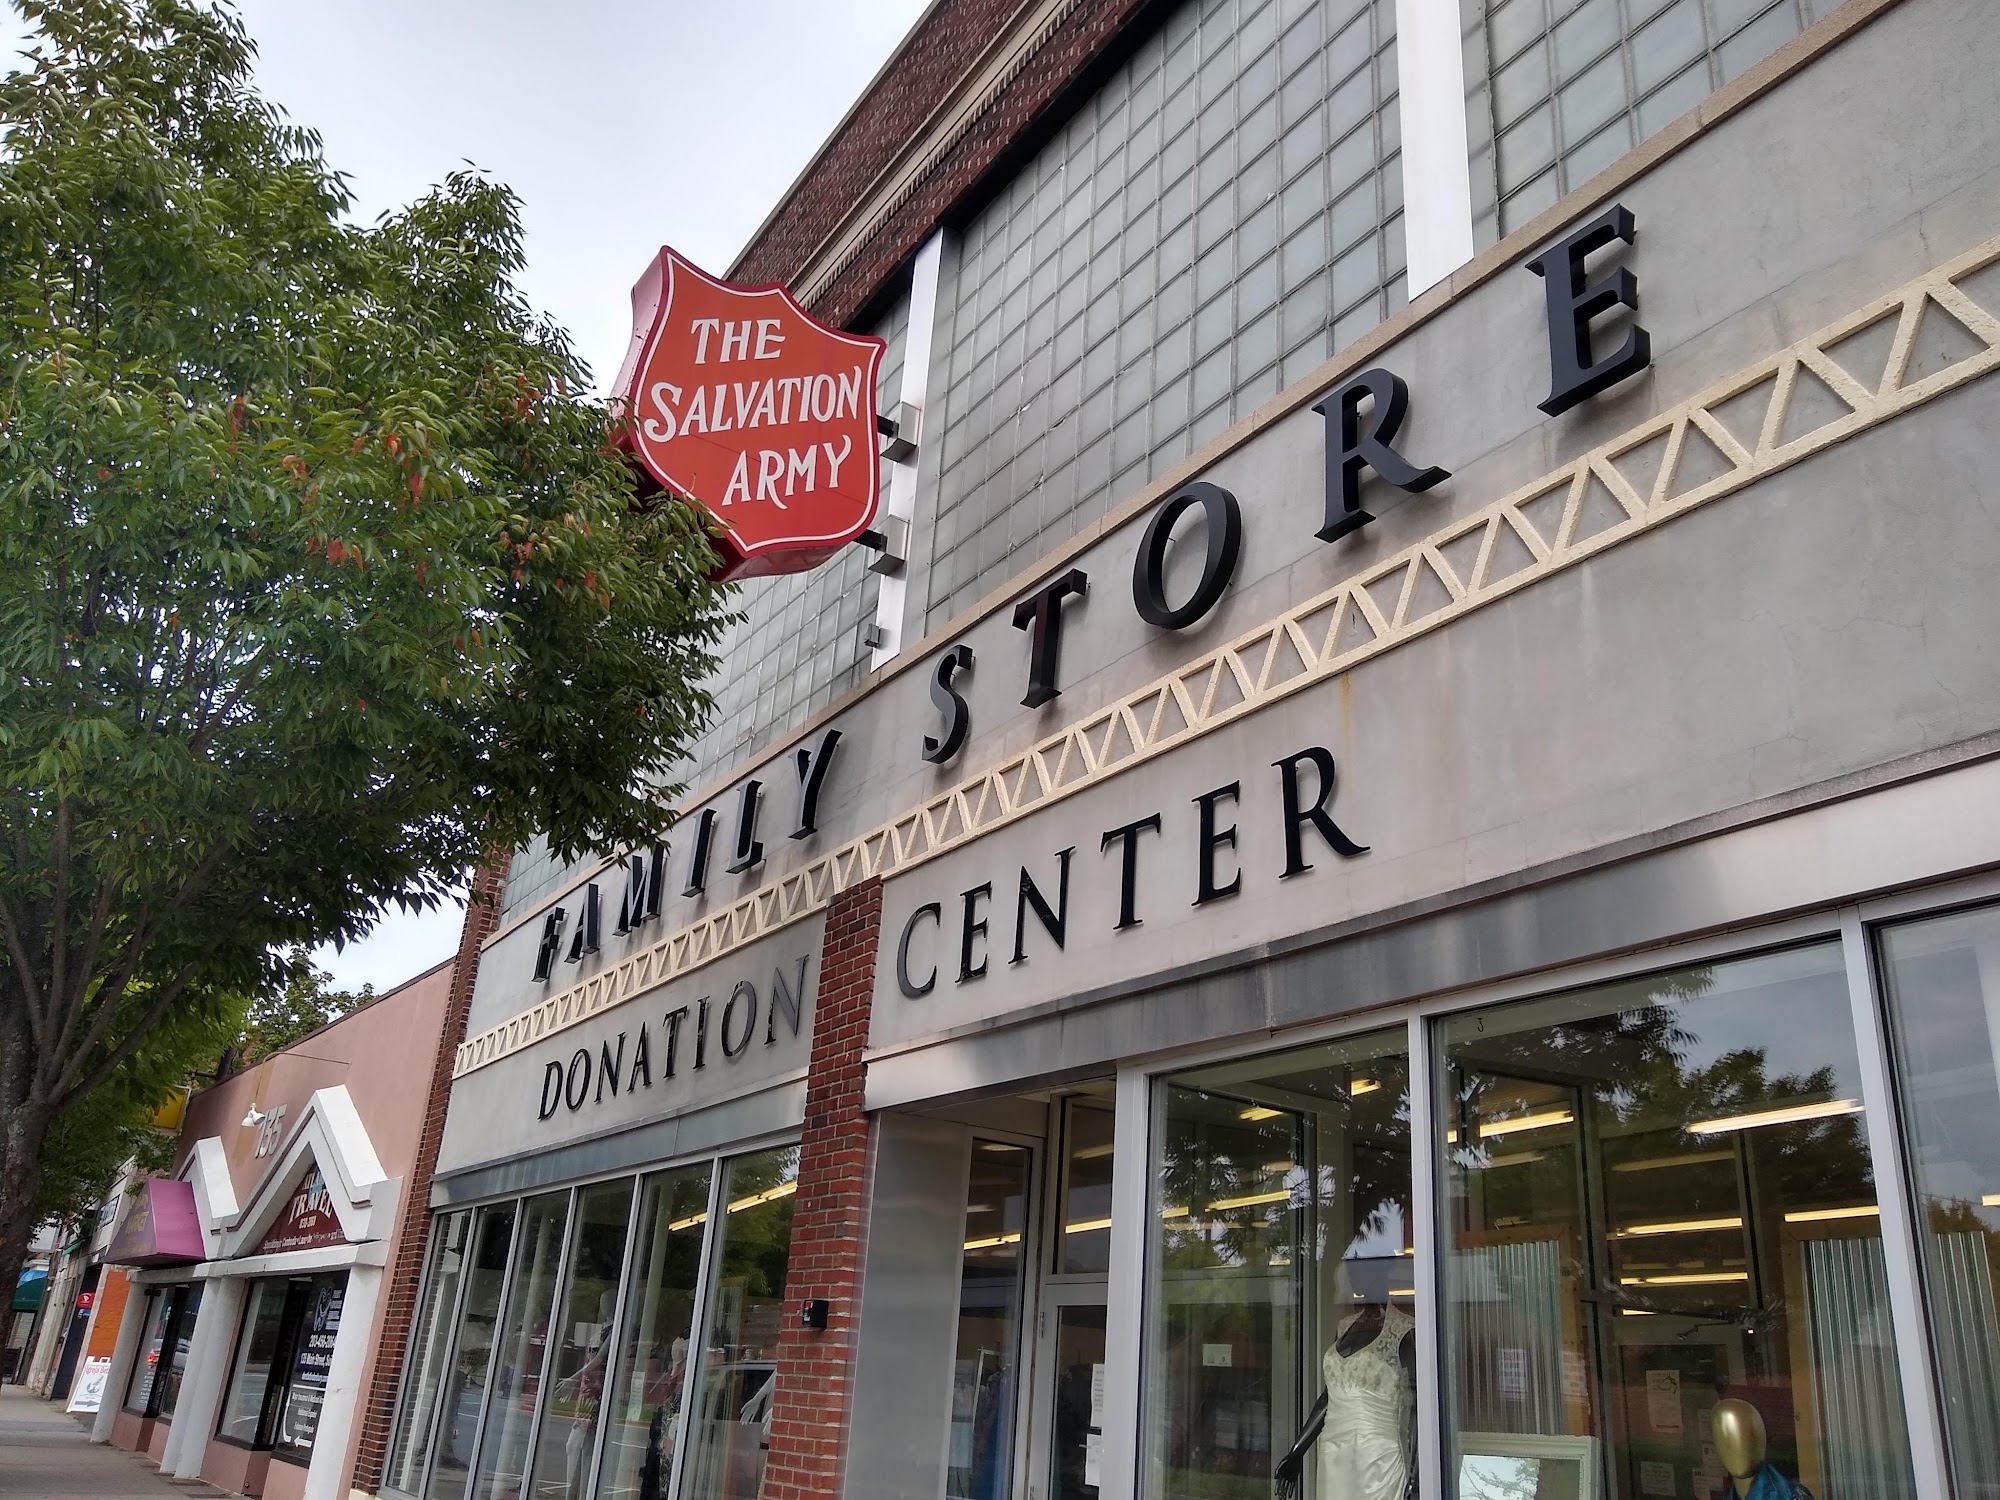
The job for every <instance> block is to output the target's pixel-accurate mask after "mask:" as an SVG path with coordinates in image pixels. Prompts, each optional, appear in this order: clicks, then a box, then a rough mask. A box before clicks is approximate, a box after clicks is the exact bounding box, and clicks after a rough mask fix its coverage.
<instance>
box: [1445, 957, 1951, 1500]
mask: <svg viewBox="0 0 2000 1500" xmlns="http://www.w3.org/2000/svg"><path fill="white" fill-rule="evenodd" d="M1438 1033H1439V1038H1440V1041H1441V1043H1442V1065H1443V1066H1442V1078H1441V1083H1442V1089H1441V1098H1440V1103H1439V1110H1438V1129H1439V1131H1440V1132H1441V1134H1442V1137H1443V1139H1442V1140H1441V1141H1438V1142H1435V1143H1434V1144H1435V1145H1436V1147H1438V1148H1439V1151H1440V1168H1439V1178H1438V1181H1439V1189H1440V1193H1441V1195H1442V1201H1441V1204H1440V1216H1441V1237H1442V1239H1443V1242H1444V1249H1445V1257H1444V1266H1443V1273H1444V1274H1443V1295H1444V1314H1445V1322H1446V1328H1445V1338H1444V1342H1443V1347H1442V1357H1443V1368H1444V1376H1445V1387H1446V1398H1447V1400H1446V1406H1447V1416H1448V1419H1449V1431H1448V1439H1447V1444H1446V1466H1447V1472H1446V1479H1447V1484H1448V1486H1449V1488H1450V1491H1451V1492H1452V1493H1455V1494H1456V1495H1457V1496H1458V1497H1459V1500H1486V1497H1489V1496H1501V1495H1506V1496H1514V1495H1521V1496H1528V1495H1533V1496H1553V1495H1577V1496H1593V1495H1594V1496H1603V1497H1607V1500H1642V1497H1648V1496H1656V1495H1657V1496H1666V1495H1689V1494H1692V1495H1697V1496H1709V1495H1716V1494H1721V1493H1724V1492H1725V1491H1727V1490H1728V1489H1729V1487H1730V1482H1731V1478H1732V1474H1741V1475H1743V1476H1744V1477H1746V1478H1747V1479H1748V1480H1749V1482H1750V1483H1752V1484H1753V1485H1754V1486H1756V1488H1755V1491H1754V1492H1755V1493H1757V1494H1758V1495H1759V1496H1760V1497H1762V1496H1764V1495H1778V1496H1786V1497H1789V1496H1792V1495H1794V1494H1796V1493H1798V1490H1799V1489H1800V1488H1802V1489H1803V1490H1804V1491H1805V1492H1807V1493H1810V1494H1811V1495H1814V1496H1818V1497H1820V1500H1847V1497H1853V1500H1864V1497H1867V1500H1905V1497H1908V1500H1914V1488H1913V1481H1912V1477H1911V1465H1910V1454H1909V1448H1908V1438H1907V1435H1906V1431H1905V1426H1904V1420H1903V1405H1902V1394H1901V1391H1902V1388H1901V1385H1900V1377H1899V1370H1898V1361H1899V1353H1900V1352H1899V1350H1898V1348H1897V1345H1896V1339H1895V1337H1894V1333H1893V1330H1892V1326H1891V1321H1890V1312H1889V1293H1888V1273H1887V1268H1886V1265H1885V1260H1884V1255H1883V1248H1882V1238H1881V1222H1880V1215H1879V1208H1878V1205H1877V1202H1876V1195H1875V1185H1874V1177H1873V1173H1872V1170H1871V1166H1870V1161H1871V1158H1870V1154H1869V1137H1868V1132H1869V1130H1870V1128H1871V1124H1872V1123H1873V1122H1871V1121H1869V1120H1868V1119H1867V1117H1866V1114H1865V1112H1864V1109H1863V1104H1862V1087H1861V1078H1860V1065H1859V1060H1858V1057H1857V1052H1856V1044H1855V1039H1854V1030H1853V1021H1852V1012H1851V1009H1850V1000H1849V995H1848V989H1847V984H1846V979H1845V970H1844V964H1843V957H1842V951H1841V947H1840V945H1839V943H1838V942H1830V943H1823V944H1817V945H1813V946H1809V947H1802V948H1797V949H1792V950H1789V951H1785V952H1779V953H1772V954H1765V955H1760V956H1755V957H1749V958H1743V959H1737V960H1734V961H1729V962H1720V963H1714V964H1709V965H1704V966H1701V967H1697V968H1684V969H1677V970H1673V971H1670V972H1666V973H1659V974H1653V975H1648V976H1644V977H1640V978H1634V979H1629V980H1623V981H1620V982H1618V983H1615V984H1610V985H1606V986H1602V987H1598V988H1594V989H1588V990H1579V991H1573V992H1570V993H1565V994H1560V995H1555V996H1550V997H1547V998H1544V999H1539V1000H1532V1001H1525V1002H1517V1003H1512V1004H1507V1005H1501V1006H1494V1007H1490V1008H1486V1009H1482V1010H1476V1011H1469V1012H1464V1013H1460V1014H1455V1015H1452V1016H1449V1017H1447V1018H1445V1019H1443V1020H1442V1021H1440V1022H1439V1023H1438ZM1910 1357H1921V1355H1920V1353H1918V1352H1916V1351H1912V1353H1911V1356H1910ZM1725 1464H1727V1465H1728V1466H1729V1469H1730V1472H1725Z"/></svg>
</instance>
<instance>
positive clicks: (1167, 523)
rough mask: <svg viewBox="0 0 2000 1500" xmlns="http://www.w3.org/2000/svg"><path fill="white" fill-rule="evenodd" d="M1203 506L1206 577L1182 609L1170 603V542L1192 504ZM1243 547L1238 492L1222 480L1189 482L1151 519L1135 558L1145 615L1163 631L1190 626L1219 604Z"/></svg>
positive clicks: (1136, 599)
mask: <svg viewBox="0 0 2000 1500" xmlns="http://www.w3.org/2000/svg"><path fill="white" fill-rule="evenodd" d="M1196 505H1199V506H1200V507H1201V524H1202V542H1203V546H1204V548H1205V552H1204V556H1203V560H1202V565H1201V582H1200V583H1198V584H1196V585H1195V589H1194V593H1193V594H1192V595H1190V596H1189V598H1188V601H1187V603H1185V604H1183V605H1180V606H1179V607H1178V608H1177V607H1175V606H1173V605H1170V604H1168V603H1167V579H1166V571H1167V543H1168V542H1169V541H1170V540H1171V539H1172V538H1173V534H1174V523H1175V522H1176V521H1178V520H1179V519H1180V518H1181V517H1182V515H1184V514H1185V513H1186V512H1187V510H1188V509H1189V507H1191V506H1196ZM1242 548H1243V510H1242V507H1241V506H1239V505H1237V503H1236V497H1235V496H1234V495H1232V494H1230V493H1229V491H1228V490H1225V489H1224V488H1223V487H1222V486H1221V485H1219V484H1210V483H1208V482H1207V481H1206V480H1200V481H1197V482H1196V483H1194V484H1190V485H1186V486H1183V487H1182V488H1181V489H1178V490H1175V491H1174V492H1173V493H1172V494H1171V495H1169V496H1167V498H1166V499H1164V500H1162V501H1161V502H1160V504H1159V508H1158V509H1156V510H1155V511H1154V512H1153V519H1152V520H1150V521H1148V522H1147V523H1146V534H1145V536H1144V537H1142V538H1141V539H1140V541H1139V555H1138V557H1136V558H1135V559H1133V563H1132V603H1133V605H1134V606H1135V607H1136V608H1137V609H1138V611H1139V618H1140V619H1142V620H1144V621H1145V622H1146V623H1147V624H1148V625H1157V626H1159V627H1160V628H1161V629H1162V630H1185V629H1187V627H1188V626H1190V625H1192V624H1194V622H1195V621H1196V620H1199V619H1200V618H1201V617H1202V616H1203V615H1205V614H1207V613H1208V612H1209V611H1210V610H1211V609H1213V608H1215V601H1216V600H1218V599H1220V598H1221V597H1222V591H1223V590H1224V589H1226V588H1228V587H1229V580H1230V579H1231V578H1233V577H1234V576H1235V574H1236V555H1237V553H1238V552H1240V551H1241V550H1242Z"/></svg>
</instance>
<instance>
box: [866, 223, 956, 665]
mask: <svg viewBox="0 0 2000 1500" xmlns="http://www.w3.org/2000/svg"><path fill="white" fill-rule="evenodd" d="M943 259H944V231H943V230H942V229H940V230H937V231H935V232H934V233H933V234H932V235H931V237H930V238H929V239H927V240H925V241H924V246H923V248H922V249H921V250H919V251H918V252H917V259H916V263H915V264H914V265H913V266H912V267H911V268H910V292H909V297H910V316H909V320H908V322H907V323H906V324H905V325H904V333H903V380H902V388H901V390H899V391H898V392H897V396H896V399H897V400H898V401H900V402H902V403H903V404H905V405H907V406H913V407H915V408H916V409H917V410H918V412H920V413H922V414H923V415H922V416H921V418H920V426H919V428H918V432H917V451H916V452H915V453H912V454H911V455H910V456H909V457H908V458H906V459H903V460H900V461H899V462H896V463H892V464H890V465H889V497H888V499H887V500H886V501H884V502H883V505H882V514H883V515H884V516H889V517H893V518H895V519H897V520H901V521H906V522H909V523H911V526H910V531H911V532H912V533H914V530H915V519H916V513H917V468H918V465H919V463H920V462H921V461H922V458H923V453H924V445H925V444H926V443H929V442H931V441H933V440H934V437H933V431H932V428H933V424H932V422H931V420H930V415H929V411H928V409H927V403H928V401H929V399H930V387H931V359H932V356H933V354H934V352H935V349H934V346H935V344H936V334H937V304H938V268H939V266H940V265H941V264H942V262H943ZM906 548H907V550H906V551H905V554H904V555H905V561H904V563H903V568H902V571H901V572H898V573H887V574H884V575H883V577H882V582H881V584H880V585H879V586H878V587H877V589H876V591H875V624H876V626H877V627H878V628H879V629H880V630H881V632H882V644H881V645H879V646H877V647H876V648H875V650H874V654H873V655H872V656H871V657H870V658H869V662H868V669H869V670H870V671H871V672H872V671H875V670H876V669H878V668H880V667H882V666H883V665H885V664H886V663H888V662H891V661H894V660H895V659H896V656H897V654H898V653H899V652H901V651H902V649H903V636H904V623H905V622H904V618H903V616H904V612H905V610H906V608H907V607H908V600H909V592H910V566H911V565H910V563H909V561H908V560H907V559H908V553H909V552H910V551H914V550H915V548H916V537H915V535H914V534H911V535H910V536H909V537H908V541H907V543H906Z"/></svg>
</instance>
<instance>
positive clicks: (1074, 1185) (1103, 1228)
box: [1055, 1099, 1114, 1276]
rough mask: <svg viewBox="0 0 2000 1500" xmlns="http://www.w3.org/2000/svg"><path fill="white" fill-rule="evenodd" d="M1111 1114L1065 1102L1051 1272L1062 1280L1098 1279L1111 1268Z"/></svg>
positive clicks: (1083, 1103) (1089, 1105)
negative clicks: (1059, 1208)
mask: <svg viewBox="0 0 2000 1500" xmlns="http://www.w3.org/2000/svg"><path fill="white" fill-rule="evenodd" d="M1113 1118H1114V1117H1113V1114H1112V1111H1111V1110H1110V1108H1109V1107H1107V1106H1105V1105H1102V1104H1098V1103H1095V1102H1093V1101H1091V1100H1088V1099H1071V1100H1069V1101H1068V1102H1067V1105H1066V1114H1065V1117H1064V1127H1063V1171H1062V1216H1061V1219H1060V1221H1059V1225H1058V1228H1059V1233H1058V1235H1057V1237H1056V1264H1055V1270H1056V1273H1057V1274H1058V1275H1062V1276H1092V1275H1096V1276H1102V1275H1103V1274H1104V1273H1105V1271H1106V1270H1107V1269H1109V1267H1110V1265H1111V1153H1112V1125H1113Z"/></svg>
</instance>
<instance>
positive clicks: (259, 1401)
mask: <svg viewBox="0 0 2000 1500" xmlns="http://www.w3.org/2000/svg"><path fill="white" fill-rule="evenodd" d="M288 1290H289V1283H287V1282H284V1281H254V1282H252V1283H251V1284H250V1289H249V1294H248V1298H247V1301H246V1305H245V1307H244V1310H243V1330H242V1333H241V1334H240V1335H239V1337H238V1338H237V1341H236V1359H235V1362H234V1363H233V1364H232V1365H231V1366H230V1371H229V1388H228V1390H227V1391H225V1392H224V1393H223V1398H222V1415H221V1418H220V1419H219V1420H218V1422H217V1423H216V1428H215V1435H216V1436H217V1437H219V1438H223V1439H225V1440H226V1441H228V1442H232V1443H242V1444H243V1445H244V1446H246V1447H249V1446H252V1445H254V1444H255V1443H256V1442H257V1439H258V1435H259V1433H260V1432H261V1431H262V1430H263V1424H264V1408H265V1404H266V1403H265V1398H266V1396H267V1395H268V1394H269V1393H270V1389H271V1367H272V1365H274V1364H275V1363H276V1362H277V1359H278V1354H279V1350H280V1349H281V1348H282V1347H283V1343H284V1335H285V1299H286V1293H287V1292H288Z"/></svg>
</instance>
